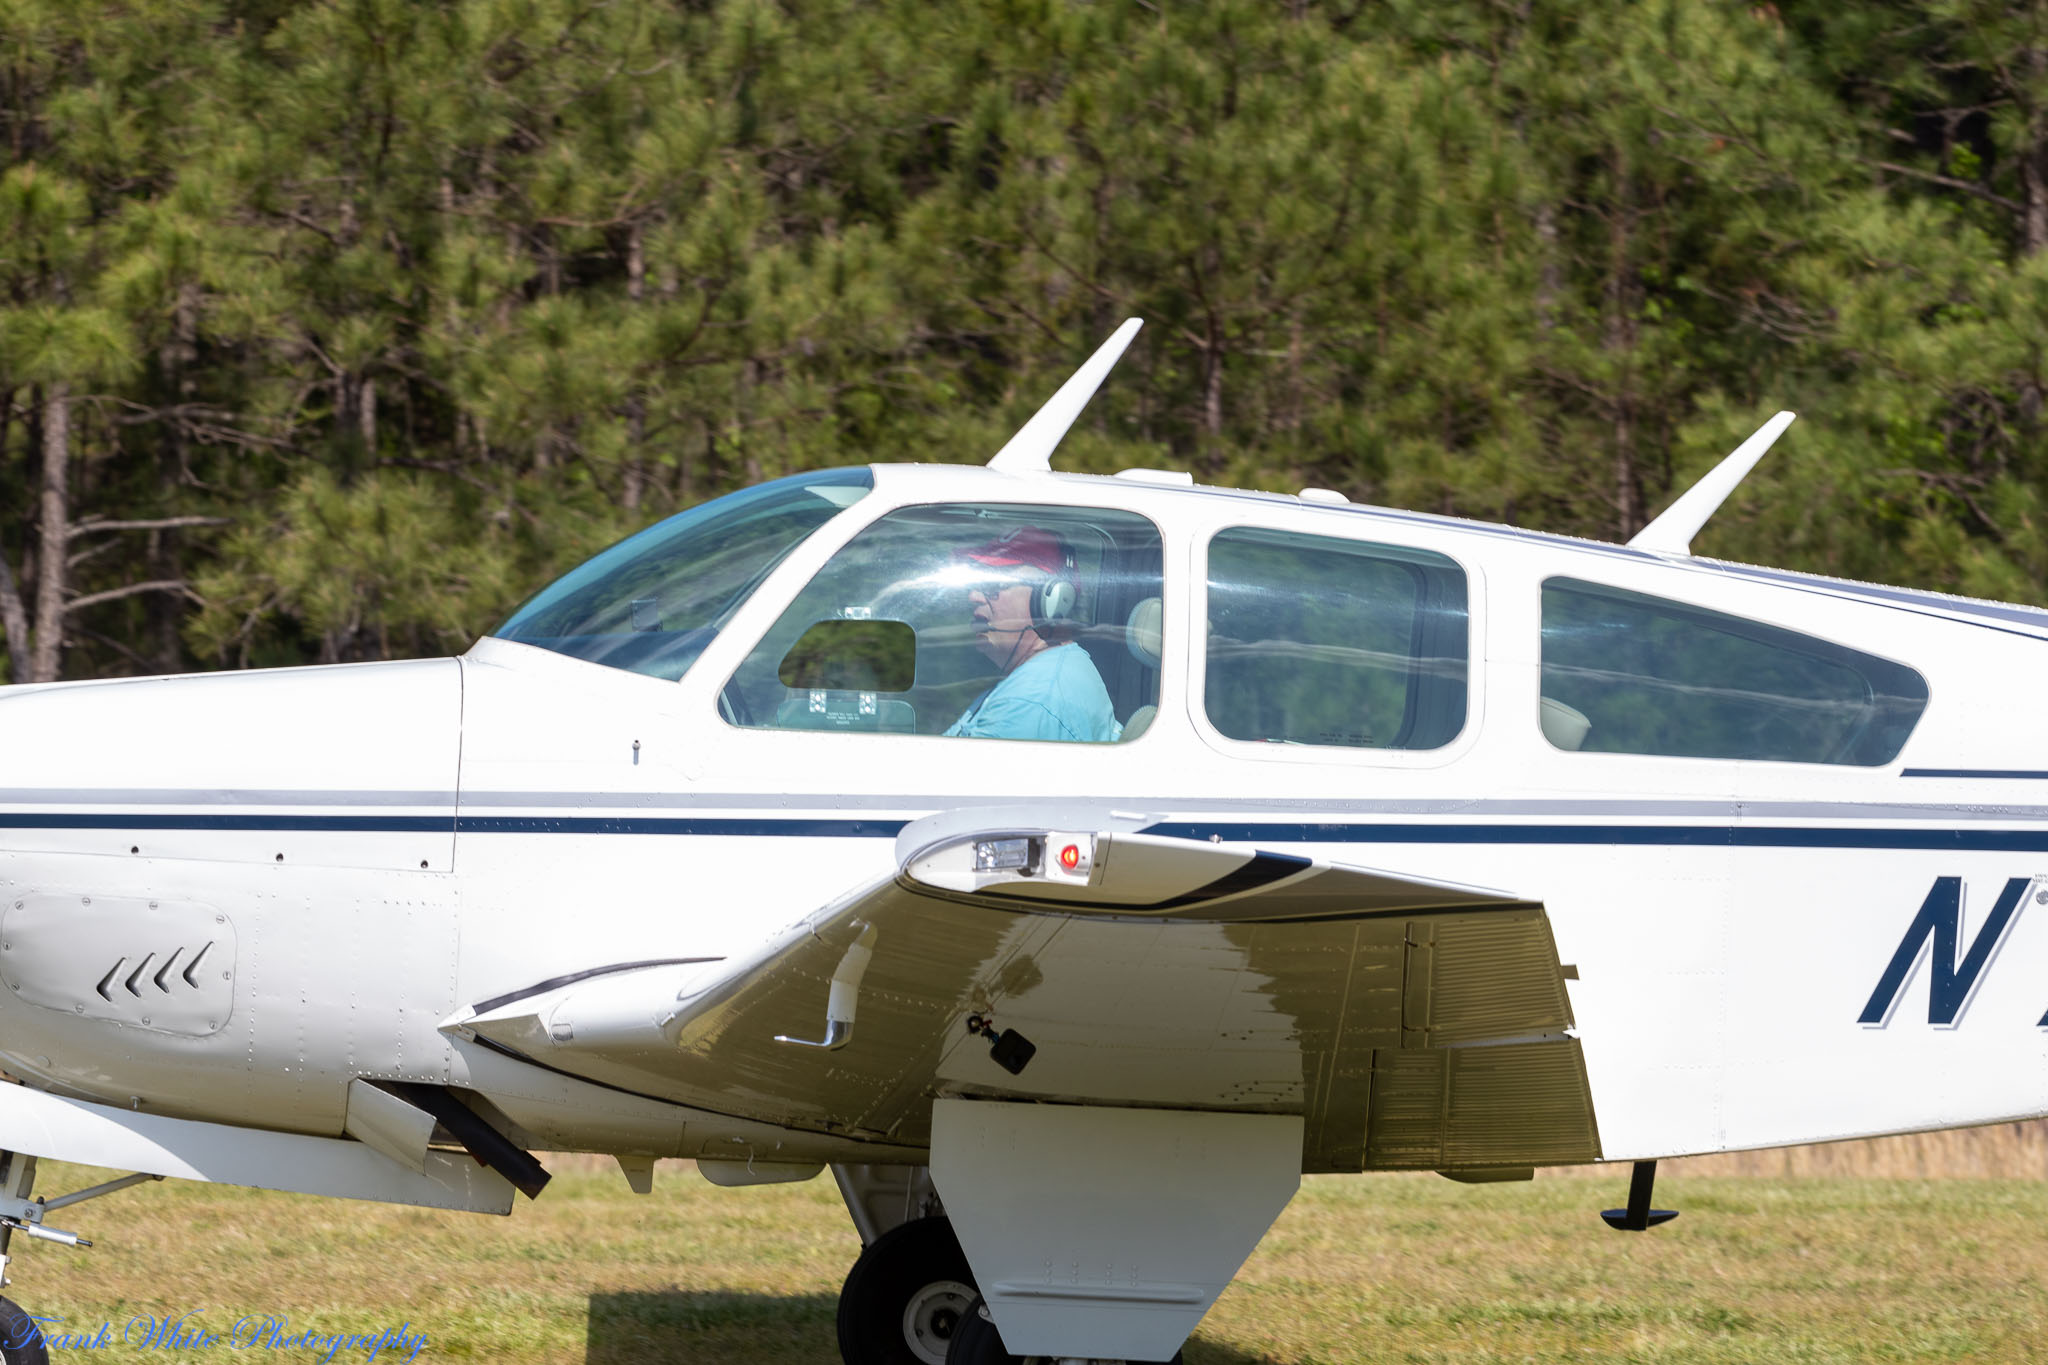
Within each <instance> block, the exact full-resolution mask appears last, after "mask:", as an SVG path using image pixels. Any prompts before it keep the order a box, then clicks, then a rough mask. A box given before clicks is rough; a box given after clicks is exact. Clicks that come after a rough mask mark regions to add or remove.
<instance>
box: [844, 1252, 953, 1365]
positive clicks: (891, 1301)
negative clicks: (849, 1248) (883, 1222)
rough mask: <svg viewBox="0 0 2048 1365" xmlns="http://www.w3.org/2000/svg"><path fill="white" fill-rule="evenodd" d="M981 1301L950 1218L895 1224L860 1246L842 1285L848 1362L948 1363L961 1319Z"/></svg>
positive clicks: (860, 1364) (870, 1364) (859, 1364)
mask: <svg viewBox="0 0 2048 1365" xmlns="http://www.w3.org/2000/svg"><path fill="white" fill-rule="evenodd" d="M978 1302H980V1298H979V1293H978V1291H977V1290H976V1288H975V1285H974V1272H973V1271H972V1270H970V1269H968V1266H967V1253H966V1252H964V1251H962V1250H961V1249H960V1239H959V1238H957V1237H955V1236H954V1235H953V1224H952V1221H951V1220H950V1219H946V1218H916V1219H912V1220H911V1221H910V1222H908V1223H904V1224H901V1225H900V1226H898V1227H893V1228H891V1229H889V1231H887V1232H885V1233H883V1234H882V1235H881V1236H880V1237H877V1238H876V1239H875V1240H874V1244H873V1245H872V1246H870V1247H868V1249H867V1250H865V1251H863V1252H861V1254H860V1259H859V1260H857V1261H855V1262H854V1263H853V1269H852V1270H850V1271H848V1272H847V1274H846V1285H845V1287H844V1288H842V1289H841V1290H840V1291H839V1355H840V1357H841V1359H843V1360H844V1361H845V1362H846V1365H944V1362H945V1361H946V1360H947V1359H949V1356H948V1355H947V1349H948V1345H949V1343H950V1341H951V1339H952V1335H953V1332H954V1331H955V1329H956V1325H957V1324H958V1323H959V1321H960V1319H961V1317H962V1315H963V1314H964V1313H965V1312H966V1310H967V1307H968V1305H969V1304H970V1303H978Z"/></svg>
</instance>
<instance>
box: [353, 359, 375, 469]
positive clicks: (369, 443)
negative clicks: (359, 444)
mask: <svg viewBox="0 0 2048 1365" xmlns="http://www.w3.org/2000/svg"><path fill="white" fill-rule="evenodd" d="M356 434H357V435H358V436H361V437H362V438H363V455H364V457H365V458H366V459H369V460H373V461H374V460H375V459H376V458H377V381H376V380H374V379H372V378H370V377H369V376H367V375H365V376H364V377H363V382H362V383H361V384H359V385H358V386H357V387H356Z"/></svg>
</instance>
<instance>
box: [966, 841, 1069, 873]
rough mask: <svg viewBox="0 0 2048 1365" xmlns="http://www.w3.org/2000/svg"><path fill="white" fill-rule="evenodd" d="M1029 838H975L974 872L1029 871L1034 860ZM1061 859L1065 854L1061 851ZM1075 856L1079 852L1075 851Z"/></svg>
mask: <svg viewBox="0 0 2048 1365" xmlns="http://www.w3.org/2000/svg"><path fill="white" fill-rule="evenodd" d="M1031 842H1032V841H1031V840H1029V839H977V840H976V841H975V844H974V870H975V871H976V872H1029V871H1030V870H1031V864H1032V862H1033V861H1034V860H1033V858H1032V856H1031ZM1060 856H1061V858H1062V860H1064V859H1065V857H1066V855H1065V854H1064V853H1062V854H1061V855H1060ZM1075 856H1076V857H1079V856H1080V855H1079V852H1078V851H1076V853H1075Z"/></svg>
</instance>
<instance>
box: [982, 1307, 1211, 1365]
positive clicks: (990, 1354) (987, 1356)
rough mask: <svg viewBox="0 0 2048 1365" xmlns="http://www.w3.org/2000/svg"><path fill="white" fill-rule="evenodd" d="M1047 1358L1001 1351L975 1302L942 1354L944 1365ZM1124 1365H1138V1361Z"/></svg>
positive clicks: (1175, 1364)
mask: <svg viewBox="0 0 2048 1365" xmlns="http://www.w3.org/2000/svg"><path fill="white" fill-rule="evenodd" d="M1049 1359H1050V1357H1048V1356H1013V1355H1011V1354H1010V1353H1009V1352H1008V1351H1007V1350H1005V1349H1004V1348H1003V1339H1002V1337H1001V1336H999V1335H998V1334H997V1332H996V1325H995V1323H993V1322H991V1321H990V1320H989V1316H988V1312H987V1310H986V1309H985V1308H984V1307H983V1305H982V1302H981V1300H980V1299H979V1298H977V1299H975V1301H974V1306H973V1307H972V1308H970V1309H968V1310H967V1316H966V1317H964V1318H962V1319H961V1320H960V1326H959V1327H958V1328H957V1329H956V1330H955V1331H954V1333H953V1346H952V1349H950V1350H949V1351H947V1352H946V1365H1037V1362H1039V1361H1044V1360H1049ZM1126 1365H1141V1363H1140V1362H1138V1361H1129V1362H1126ZM1167 1365H1182V1361H1181V1352H1179V1351H1175V1352H1174V1353H1173V1359H1172V1360H1170V1361H1168V1362H1167Z"/></svg>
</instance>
